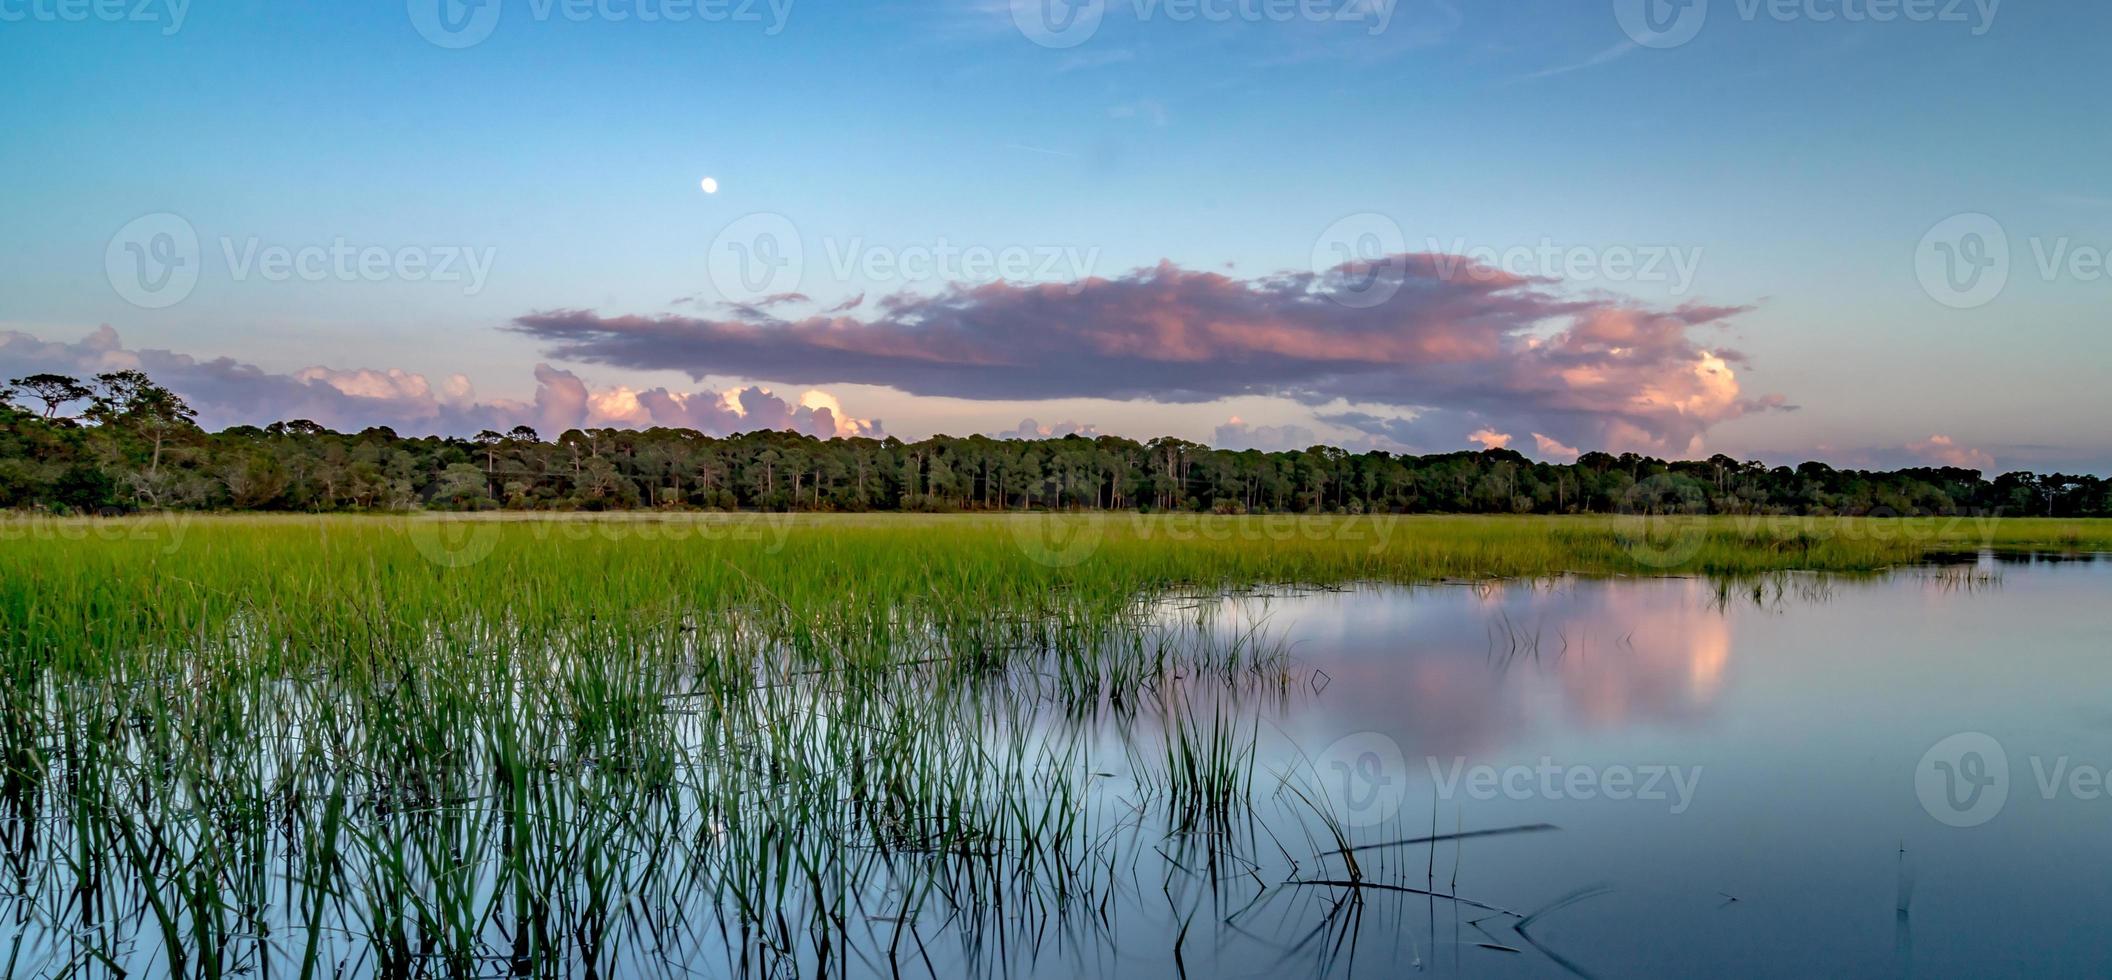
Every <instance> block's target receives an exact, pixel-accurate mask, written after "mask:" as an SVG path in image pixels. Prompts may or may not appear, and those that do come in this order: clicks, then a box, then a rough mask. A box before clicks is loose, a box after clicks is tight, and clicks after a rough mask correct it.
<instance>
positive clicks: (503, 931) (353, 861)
mask: <svg viewBox="0 0 2112 980" xmlns="http://www.w3.org/2000/svg"><path fill="white" fill-rule="evenodd" d="M2108 545H2112V528H2108V527H2107V526H2105V525H2100V524H2093V523H2089V522H2076V521H2029V520H2023V521H1994V522H1982V521H1973V520H1959V521H1945V520H1940V519H1938V520H1920V521H1893V522H1882V521H1863V522H1855V521H1841V522H1831V523H1829V522H1824V521H1818V522H1814V521H1808V520H1790V519H1780V520H1777V519H1753V520H1741V519H1735V518H1725V519H1708V520H1701V521H1693V522H1667V521H1663V520H1657V521H1647V522H1646V521H1629V520H1624V519H1617V518H1616V519H1605V518H1578V519H1566V518H1516V519H1486V518H1361V517H1359V518H1352V517H1342V518H1291V519H1277V518H1205V517H1182V516H1175V517H1162V518H1152V517H1135V516H1129V515H1108V516H1080V515H1018V516H1006V517H958V518H954V517H906V516H893V515H890V516H885V517H881V516H875V517H844V518H815V517H803V518H796V519H795V518H788V517H777V516H772V515H724V516H715V517H671V518H667V519H653V518H638V517H628V518H619V519H611V520H565V519H541V520H517V519H486V518H479V519H473V520H466V521H442V520H435V519H431V518H424V517H396V518H356V517H330V518H299V517H242V518H173V517H168V518H164V517H148V518H136V519H129V520H116V521H89V522H52V521H32V520H9V521H0V712H4V713H5V716H6V725H5V727H4V734H0V764H4V770H0V845H4V847H5V851H6V866H5V868H6V874H7V877H8V885H7V887H6V888H5V889H4V891H0V900H4V902H5V912H6V914H7V915H8V916H9V917H10V920H11V924H12V925H13V926H14V934H15V939H14V941H13V943H12V945H11V946H10V948H9V950H8V952H7V954H6V955H7V961H6V962H7V963H8V966H7V973H8V974H9V975H23V976H29V975H38V976H105V975H108V976H114V975H160V974H169V975H180V976H199V977H222V976H230V975H254V976H267V975H268V976H298V977H303V978H307V977H321V976H333V977H335V976H422V975H431V976H458V975H495V974H512V975H580V976H612V975H632V974H635V973H640V972H651V973H656V974H667V975H673V974H674V973H681V972H685V971H686V970H687V969H691V968H694V969H701V970H704V971H705V972H707V973H719V974H726V975H758V976H779V975H788V974H799V975H805V974H837V975H848V974H849V973H851V972H859V973H867V974H870V973H886V972H890V971H896V972H899V971H902V970H911V971H912V972H927V971H928V972H932V973H939V974H943V973H944V972H946V971H948V970H950V969H953V968H961V969H965V970H968V971H969V972H998V971H1000V970H1001V969H1002V968H1003V967H1004V966H1005V964H1006V963H1008V962H1012V961H1013V960H1014V959H1015V958H1017V957H1020V956H1023V955H1032V952H1033V951H1034V950H1036V949H1038V948H1039V946H1040V944H1042V943H1044V942H1049V941H1051V937H1050V936H1048V935H1046V934H1043V933H1040V932H1037V931H1035V930H1032V929H1029V928H1028V927H1026V926H1023V925H1021V923H1023V922H1031V923H1054V924H1055V926H1054V927H1053V928H1057V929H1059V930H1061V931H1062V934H1063V935H1064V936H1067V937H1069V939H1068V940H1067V942H1070V943H1079V942H1088V941H1089V940H1090V938H1091V937H1092V936H1094V935H1097V934H1100V933H1103V932H1105V931H1106V930H1107V929H1108V928H1109V926H1108V918H1109V916H1110V915H1112V914H1114V913H1113V912H1112V911H1111V910H1112V909H1113V908H1115V907H1116V906H1117V905H1119V904H1120V903H1121V902H1122V901H1125V900H1127V899H1124V898H1123V896H1124V895H1125V894H1127V893H1128V891H1133V890H1135V889H1137V888H1139V887H1140V886H1139V885H1138V884H1137V882H1136V880H1135V877H1136V869H1137V867H1138V866H1139V864H1140V862H1151V861H1156V860H1157V859H1158V858H1161V857H1163V858H1165V859H1167V861H1169V862H1171V863H1170V864H1169V865H1168V867H1170V868H1185V869H1191V870H1194V869H1200V870H1199V871H1197V874H1198V875H1199V878H1198V880H1200V881H1204V882H1206V883H1207V884H1206V885H1205V886H1204V887H1205V890H1207V889H1208V888H1214V887H1218V886H1219V885H1221V883H1222V882H1223V881H1225V880H1227V878H1228V877H1236V876H1237V875H1239V874H1240V873H1241V872H1242V870H1245V871H1246V873H1251V869H1252V868H1253V867H1255V866H1256V865H1255V863H1254V862H1253V861H1251V860H1248V859H1247V858H1246V857H1244V856H1243V855H1244V854H1247V853H1250V852H1252V851H1254V850H1255V849H1262V848H1267V849H1275V850H1280V851H1283V852H1285V853H1286V854H1288V853H1289V850H1290V848H1291V847H1292V846H1293V845H1291V844H1290V842H1287V841H1274V842H1263V841H1261V840H1259V839H1258V832H1257V831H1256V830H1255V829H1254V827H1253V824H1252V823H1250V822H1246V820H1245V817H1246V814H1247V810H1248V808H1250V807H1252V806H1254V805H1255V804H1256V802H1257V800H1261V799H1266V798H1270V797H1271V796H1272V794H1275V793H1276V791H1277V789H1278V787H1277V786H1276V785H1275V784H1273V783H1271V782H1270V781H1268V780H1259V781H1257V780H1256V779H1255V778H1254V769H1255V768H1256V765H1255V760H1256V751H1255V744H1256V742H1257V740H1258V739H1260V738H1262V737H1263V731H1262V726H1261V724H1260V722H1259V721H1258V719H1259V718H1261V717H1264V716H1266V715H1267V714H1268V711H1269V707H1268V706H1269V705H1270V704H1272V703H1282V702H1283V701H1284V700H1285V699H1290V698H1296V697H1299V696H1303V694H1302V693H1301V692H1306V691H1309V690H1310V683H1309V682H1310V680H1311V678H1309V677H1307V676H1305V675H1304V674H1302V673H1301V672H1300V670H1299V668H1298V667H1297V665H1296V664H1295V663H1294V662H1293V660H1292V659H1291V658H1290V657H1289V655H1288V652H1287V651H1285V650H1283V649H1282V648H1280V647H1278V646H1275V645H1272V643H1271V642H1270V640H1269V639H1268V633H1267V629H1266V624H1249V625H1246V626H1238V627H1230V628H1228V627H1224V626H1222V625H1219V621H1218V618H1217V617H1215V616H1214V615H1212V611H1213V603H1214V602H1216V597H1218V596H1221V595H1223V594H1225V593H1227V592H1237V591H1241V590H1252V589H1258V588H1295V587H1307V588H1324V587H1336V586H1343V585H1348V584H1352V583H1363V582H1395V583H1418V582H1433V581H1442V580H1469V581H1484V580H1491V579H1499V578H1516V577H1525V578H1543V577H1554V576H1562V575H1568V574H1584V575H1658V574H1687V573H1698V574H1706V575H1710V576H1715V577H1717V578H1718V580H1719V581H1725V582H1732V581H1739V582H1747V581H1752V582H1763V581H1765V580H1766V577H1767V576H1770V575H1774V574H1777V573H1782V572H1785V571H1789V570H1796V569H1812V570H1820V571H1830V572H1851V573H1852V572H1874V571H1877V570H1880V569H1884V568H1887V567H1891V566H1895V565H1900V564H1906V563H1913V562H1917V561H1920V560H1922V559H1924V558H1926V557H1928V556H1931V555H1938V554H1946V553H1957V552H1967V553H1970V552H1976V551H1979V550H1982V549H1988V548H1995V549H2049V550H2055V551H2092V550H2104V549H2106V548H2107V547H2108ZM1737 588H1739V589H1743V588H1746V586H1744V585H1740V586H1737ZM1777 588H1778V589H1779V586H1778V587H1777ZM1730 589H1731V587H1729V586H1726V593H1725V594H1726V595H1729V594H1730ZM1110 727H1111V728H1113V729H1114V730H1116V731H1118V732H1120V733H1122V741H1121V744H1119V745H1109V744H1106V743H1105V741H1104V740H1103V739H1101V738H1100V737H1099V736H1098V735H1096V733H1097V732H1101V731H1103V730H1105V729H1107V728H1110ZM1313 809H1314V810H1315V811H1316V816H1317V817H1321V818H1324V813H1321V812H1320V809H1321V808H1318V807H1314V808H1313ZM1349 843H1350V841H1349V840H1348V839H1347V837H1346V835H1344V834H1343V833H1342V832H1341V831H1340V830H1339V828H1328V827H1321V828H1320V830H1319V831H1318V832H1317V833H1316V834H1314V835H1313V836H1312V837H1311V838H1309V840H1308V841H1306V842H1302V843H1301V844H1299V845H1296V846H1298V847H1300V848H1302V849H1303V850H1304V851H1305V852H1306V854H1313V855H1318V854H1320V853H1322V852H1323V851H1326V850H1329V849H1335V848H1340V847H1346V846H1348V844H1349ZM1316 844H1317V845H1318V846H1314V845H1316ZM1301 857H1303V855H1301ZM1314 863H1316V864H1317V862H1314ZM1166 874H1168V875H1172V874H1174V872H1173V871H1171V870H1169V871H1167V872H1166ZM1351 874H1352V877H1353V878H1354V879H1356V880H1360V881H1361V880H1365V879H1366V876H1367V871H1366V869H1361V868H1356V867H1354V866H1352V868H1351ZM1161 887H1163V888H1165V889H1166V890H1167V891H1168V894H1171V892H1172V890H1173V887H1174V886H1173V885H1172V884H1171V883H1170V881H1169V882H1168V883H1165V884H1163V885H1162V886H1161ZM1131 897H1132V898H1134V896H1133V895H1132V896H1131ZM1190 924H1191V925H1192V924H1193V923H1192V922H1191V923H1190ZM1020 930H1026V932H1025V933H1024V934H1021V933H1020ZM1182 933H1183V936H1184V939H1185V938H1186V935H1187V931H1186V929H1185V928H1184V929H1183V930H1182ZM947 964H950V966H949V965H947ZM678 967H680V968H679V969H678Z"/></svg>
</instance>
